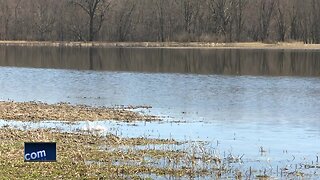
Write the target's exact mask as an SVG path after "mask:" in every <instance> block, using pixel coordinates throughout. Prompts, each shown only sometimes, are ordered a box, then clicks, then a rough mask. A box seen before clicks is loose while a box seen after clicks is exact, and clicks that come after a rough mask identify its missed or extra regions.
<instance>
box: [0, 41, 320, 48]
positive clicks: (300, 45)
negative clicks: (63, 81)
mask: <svg viewBox="0 0 320 180" xmlns="http://www.w3.org/2000/svg"><path fill="white" fill-rule="evenodd" d="M0 46H27V47H34V46H36V47H84V48H86V47H100V48H168V49H283V50H286V49H288V50H291V49H292V50H320V44H304V43H303V42H292V43H288V42H278V43H270V44H267V43H261V42H240V43H215V42H97V41H95V42H69V41H0Z"/></svg>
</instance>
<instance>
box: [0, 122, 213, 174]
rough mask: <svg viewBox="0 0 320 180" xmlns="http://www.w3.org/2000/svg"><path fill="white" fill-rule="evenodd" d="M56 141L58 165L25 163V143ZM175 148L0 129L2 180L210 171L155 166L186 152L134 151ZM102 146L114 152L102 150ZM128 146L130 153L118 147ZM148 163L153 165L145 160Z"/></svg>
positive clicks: (111, 138) (114, 138) (137, 140)
mask: <svg viewBox="0 0 320 180" xmlns="http://www.w3.org/2000/svg"><path fill="white" fill-rule="evenodd" d="M47 141H50V142H57V157H58V158H57V162H51V163H25V162H24V159H23V149H24V142H47ZM147 144H157V145H163V146H165V145H175V144H179V143H178V142H177V141H174V140H157V139H146V138H119V137H117V136H114V135H107V136H97V135H95V134H76V133H65V132H58V131H52V130H42V129H41V130H28V131H22V130H16V129H10V128H2V129H0V167H1V168H0V179H16V178H24V179H34V178H50V179H61V178H67V179H69V178H71V179H78V178H95V179H99V178H106V179H110V178H116V179H125V178H139V174H155V175H170V176H175V177H181V176H189V177H193V176H197V175H203V174H207V173H209V171H210V169H203V168H202V169H192V168H190V167H187V166H185V167H173V166H167V165H164V164H162V165H157V166H152V165H150V164H152V163H155V161H157V160H159V159H166V160H167V161H170V162H174V161H175V160H177V159H180V158H186V157H187V156H189V155H188V154H186V153H185V152H183V151H172V150H166V149H163V150H153V149H145V150H135V149H134V148H133V147H134V146H136V145H147ZM101 145H104V147H107V148H110V149H113V150H112V151H105V150H101ZM120 146H127V147H128V150H127V151H124V150H120V149H117V147H120ZM147 160H149V161H150V163H146V162H145V161H147Z"/></svg>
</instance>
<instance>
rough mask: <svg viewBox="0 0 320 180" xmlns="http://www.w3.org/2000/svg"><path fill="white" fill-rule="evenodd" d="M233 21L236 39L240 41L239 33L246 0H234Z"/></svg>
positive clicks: (242, 23) (241, 28)
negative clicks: (234, 22)
mask: <svg viewBox="0 0 320 180" xmlns="http://www.w3.org/2000/svg"><path fill="white" fill-rule="evenodd" d="M235 1H236V2H235V7H236V8H235V18H234V19H235V21H236V36H237V41H238V42H239V41H241V33H242V30H243V26H244V17H243V16H244V11H245V8H246V6H247V3H248V0H235Z"/></svg>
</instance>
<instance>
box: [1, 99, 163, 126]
mask: <svg viewBox="0 0 320 180" xmlns="http://www.w3.org/2000/svg"><path fill="white" fill-rule="evenodd" d="M135 108H150V107H148V106H138V107H133V106H128V107H91V106H85V105H71V104H69V103H58V104H47V103H42V102H13V101H0V119H4V120H19V121H41V120H53V121H95V120H117V121H125V122H133V121H156V120H160V119H159V117H156V116H151V115H145V114H141V113H137V112H133V111H131V110H132V109H135Z"/></svg>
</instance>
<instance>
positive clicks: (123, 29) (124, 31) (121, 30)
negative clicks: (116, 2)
mask: <svg viewBox="0 0 320 180" xmlns="http://www.w3.org/2000/svg"><path fill="white" fill-rule="evenodd" d="M124 4H125V5H123V6H122V7H121V9H120V11H119V21H118V23H117V32H118V38H119V41H125V40H126V39H127V36H128V34H129V33H130V31H131V30H132V29H131V28H132V26H133V23H132V20H133V17H132V14H133V13H134V10H135V9H136V3H135V2H132V1H130V0H125V1H124Z"/></svg>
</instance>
